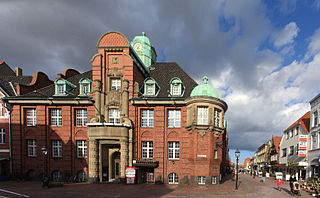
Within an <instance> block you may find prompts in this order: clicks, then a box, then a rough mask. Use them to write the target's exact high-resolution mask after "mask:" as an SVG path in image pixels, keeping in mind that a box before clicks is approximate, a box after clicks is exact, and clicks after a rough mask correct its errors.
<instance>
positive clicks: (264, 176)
mask: <svg viewBox="0 0 320 198" xmlns="http://www.w3.org/2000/svg"><path fill="white" fill-rule="evenodd" d="M261 181H262V182H263V183H264V182H265V181H266V171H263V172H262V179H261Z"/></svg>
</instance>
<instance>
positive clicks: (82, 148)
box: [77, 140, 87, 158]
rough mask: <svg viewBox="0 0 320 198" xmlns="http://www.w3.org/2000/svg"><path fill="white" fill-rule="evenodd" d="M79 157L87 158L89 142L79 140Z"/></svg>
mask: <svg viewBox="0 0 320 198" xmlns="http://www.w3.org/2000/svg"><path fill="white" fill-rule="evenodd" d="M77 157H78V158H87V141H86V140H77Z"/></svg>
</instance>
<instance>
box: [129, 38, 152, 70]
mask: <svg viewBox="0 0 320 198" xmlns="http://www.w3.org/2000/svg"><path fill="white" fill-rule="evenodd" d="M131 47H132V48H133V49H134V51H135V53H136V54H137V55H138V56H139V58H140V59H141V61H142V62H143V63H144V65H145V66H146V67H147V68H149V67H150V65H152V64H153V63H155V62H156V61H157V53H156V50H155V49H154V47H153V46H152V45H151V43H150V40H149V38H148V37H146V33H145V32H142V36H136V37H134V39H133V40H132V42H131Z"/></svg>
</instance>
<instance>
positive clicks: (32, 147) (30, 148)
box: [27, 139, 37, 157]
mask: <svg viewBox="0 0 320 198" xmlns="http://www.w3.org/2000/svg"><path fill="white" fill-rule="evenodd" d="M27 156H28V157H37V140H35V139H28V140H27Z"/></svg>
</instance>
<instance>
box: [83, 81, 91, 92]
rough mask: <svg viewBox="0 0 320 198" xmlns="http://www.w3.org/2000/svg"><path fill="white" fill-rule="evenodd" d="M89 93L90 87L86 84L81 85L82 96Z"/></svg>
mask: <svg viewBox="0 0 320 198" xmlns="http://www.w3.org/2000/svg"><path fill="white" fill-rule="evenodd" d="M89 92H90V87H89V84H88V83H83V84H82V94H83V95H88V93H89Z"/></svg>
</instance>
